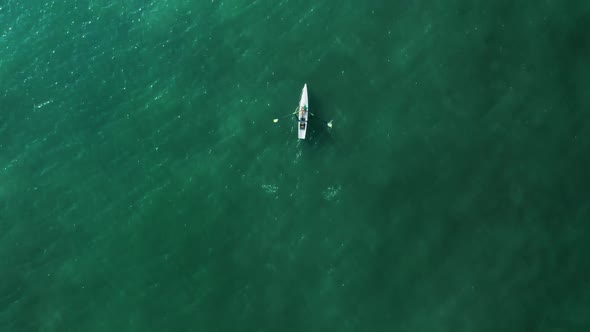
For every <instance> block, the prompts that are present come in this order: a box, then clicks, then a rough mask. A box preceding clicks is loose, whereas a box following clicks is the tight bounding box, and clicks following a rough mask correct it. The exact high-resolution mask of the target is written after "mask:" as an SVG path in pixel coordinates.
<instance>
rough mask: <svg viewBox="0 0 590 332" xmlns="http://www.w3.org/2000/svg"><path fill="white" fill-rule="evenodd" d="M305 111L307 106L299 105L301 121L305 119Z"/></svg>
mask: <svg viewBox="0 0 590 332" xmlns="http://www.w3.org/2000/svg"><path fill="white" fill-rule="evenodd" d="M305 112H307V106H305V105H303V106H302V107H301V121H305Z"/></svg>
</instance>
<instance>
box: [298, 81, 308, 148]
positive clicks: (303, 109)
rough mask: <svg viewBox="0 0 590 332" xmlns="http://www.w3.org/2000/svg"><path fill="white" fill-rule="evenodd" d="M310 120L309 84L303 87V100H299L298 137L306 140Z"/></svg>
mask: <svg viewBox="0 0 590 332" xmlns="http://www.w3.org/2000/svg"><path fill="white" fill-rule="evenodd" d="M308 118H309V104H308V100H307V84H304V85H303V90H302V91H301V99H300V100H299V110H298V111H297V137H298V138H299V139H305V134H306V132H307V119H308Z"/></svg>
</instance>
